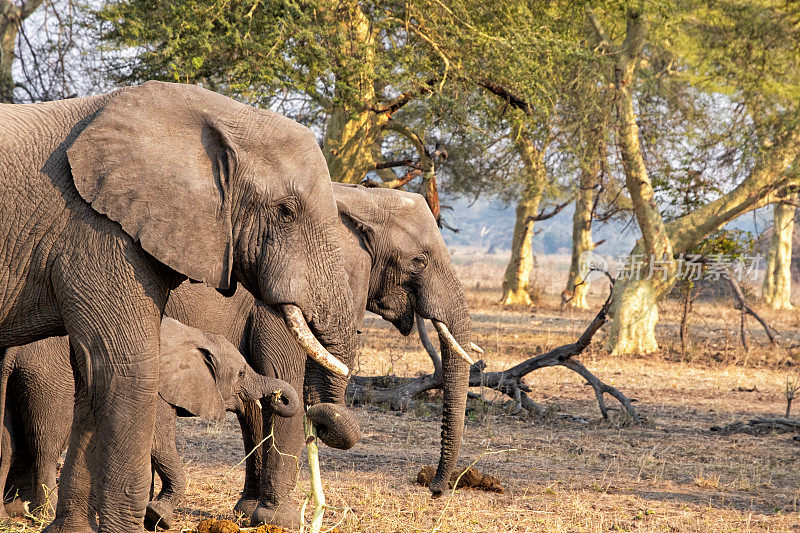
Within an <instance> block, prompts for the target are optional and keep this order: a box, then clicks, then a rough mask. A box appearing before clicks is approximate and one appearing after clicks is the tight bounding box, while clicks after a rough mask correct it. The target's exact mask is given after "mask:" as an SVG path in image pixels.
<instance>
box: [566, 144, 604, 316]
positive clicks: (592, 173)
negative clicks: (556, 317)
mask: <svg viewBox="0 0 800 533" xmlns="http://www.w3.org/2000/svg"><path fill="white" fill-rule="evenodd" d="M598 129H599V130H600V131H599V132H596V133H595V135H596V136H597V135H598V133H599V137H598V139H596V140H592V141H590V142H589V146H588V150H587V153H586V155H587V161H585V162H584V163H583V164H582V168H581V175H580V185H579V187H580V190H579V191H578V197H577V198H576V199H575V213H574V214H573V215H572V261H571V262H570V265H569V276H568V278H567V288H566V290H567V293H568V294H571V295H572V299H571V300H569V303H568V305H570V306H571V307H574V308H576V309H589V304H588V303H587V302H586V295H587V294H589V283H588V282H587V281H586V280H585V279H584V278H583V277H581V256H582V255H583V254H585V253H587V252H591V251H592V250H594V246H595V245H594V241H593V240H592V214H593V213H592V208H593V207H594V201H595V197H596V196H597V191H596V190H595V186H596V185H597V180H598V176H599V175H600V170H601V168H602V163H601V158H602V157H605V153H606V143H605V138H604V135H605V128H598Z"/></svg>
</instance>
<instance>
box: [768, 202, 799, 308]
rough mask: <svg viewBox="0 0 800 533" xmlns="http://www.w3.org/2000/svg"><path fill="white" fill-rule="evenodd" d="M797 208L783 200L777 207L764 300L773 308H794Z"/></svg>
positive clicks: (775, 208)
mask: <svg viewBox="0 0 800 533" xmlns="http://www.w3.org/2000/svg"><path fill="white" fill-rule="evenodd" d="M796 210H797V208H796V207H795V206H793V205H787V204H781V203H778V204H775V206H774V208H773V226H772V243H771V245H770V247H769V252H768V254H767V269H766V272H765V274H764V285H763V287H762V296H763V297H764V301H765V302H766V304H767V305H768V306H770V307H771V308H773V309H792V302H791V295H792V272H791V263H792V236H793V235H794V214H795V211H796Z"/></svg>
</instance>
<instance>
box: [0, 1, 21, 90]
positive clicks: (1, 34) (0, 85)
mask: <svg viewBox="0 0 800 533" xmlns="http://www.w3.org/2000/svg"><path fill="white" fill-rule="evenodd" d="M19 17H20V10H19V8H18V7H16V6H15V5H14V4H12V3H11V2H9V1H8V0H0V103H12V102H13V101H14V77H13V75H12V70H11V69H12V67H13V65H14V59H15V57H16V55H15V54H14V50H15V48H16V44H17V33H18V31H19V24H20V18H19Z"/></svg>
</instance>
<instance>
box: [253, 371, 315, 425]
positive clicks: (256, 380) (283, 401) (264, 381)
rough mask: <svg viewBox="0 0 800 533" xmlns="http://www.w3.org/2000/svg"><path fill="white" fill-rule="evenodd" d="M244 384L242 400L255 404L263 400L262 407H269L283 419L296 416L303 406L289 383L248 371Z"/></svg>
mask: <svg viewBox="0 0 800 533" xmlns="http://www.w3.org/2000/svg"><path fill="white" fill-rule="evenodd" d="M248 374H249V375H248V376H247V379H245V383H244V387H243V389H244V391H243V394H242V399H243V400H245V401H252V402H256V405H258V406H259V407H261V405H262V404H260V403H258V401H259V400H261V399H262V398H263V400H264V401H263V406H264V407H269V408H270V409H272V410H273V412H274V413H275V414H276V415H278V416H282V417H284V418H291V417H293V416H295V415H296V414H298V413H299V412H300V411H301V409H302V407H303V404H302V402H301V401H300V397H299V396H298V395H297V391H295V390H294V387H292V386H291V385H290V384H289V383H287V382H286V381H283V380H281V379H275V378H270V377H266V376H262V375H260V374H256V373H255V372H253V371H252V370H248Z"/></svg>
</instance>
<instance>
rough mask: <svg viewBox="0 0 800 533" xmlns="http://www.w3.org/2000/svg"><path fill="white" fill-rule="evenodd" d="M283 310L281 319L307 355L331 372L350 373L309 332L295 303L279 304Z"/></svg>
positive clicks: (345, 366) (344, 374)
mask: <svg viewBox="0 0 800 533" xmlns="http://www.w3.org/2000/svg"><path fill="white" fill-rule="evenodd" d="M281 311H282V312H283V319H284V320H285V321H286V325H287V326H289V330H290V331H291V332H292V333H293V334H294V338H295V339H297V342H299V343H300V346H302V347H303V349H304V350H305V351H306V353H307V354H308V356H309V357H310V358H311V359H313V360H314V361H316V362H317V363H319V364H320V365H322V366H323V367H325V368H327V369H328V370H330V371H331V372H334V373H336V374H341V375H342V376H346V375H347V374H349V373H350V369H349V368H347V365H346V364H344V363H342V362H341V361H339V360H338V359H337V358H336V357H334V356H333V355H332V354H331V353H330V352H329V351H328V350H326V349H325V347H324V346H323V345H322V344H320V342H319V341H318V340H317V338H316V337H315V336H314V334H313V333H311V330H310V329H309V328H308V324H306V319H305V317H304V316H303V312H302V311H301V310H300V308H299V307H297V306H296V305H291V304H285V305H282V306H281Z"/></svg>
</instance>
